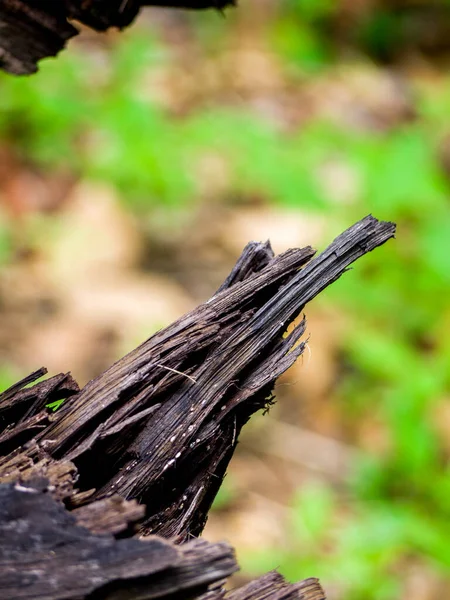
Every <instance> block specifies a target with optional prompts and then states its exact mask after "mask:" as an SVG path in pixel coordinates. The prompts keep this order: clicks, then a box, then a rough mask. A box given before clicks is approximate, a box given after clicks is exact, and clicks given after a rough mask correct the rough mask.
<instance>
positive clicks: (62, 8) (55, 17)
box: [0, 0, 232, 75]
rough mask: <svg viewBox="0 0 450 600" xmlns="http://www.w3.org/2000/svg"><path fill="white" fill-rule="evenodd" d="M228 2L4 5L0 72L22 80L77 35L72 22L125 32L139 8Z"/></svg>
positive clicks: (8, 0)
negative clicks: (123, 29)
mask: <svg viewBox="0 0 450 600" xmlns="http://www.w3.org/2000/svg"><path fill="white" fill-rule="evenodd" d="M229 4H232V0H58V1H56V0H2V1H1V2H0V68H2V69H4V70H5V71H8V72H9V73H14V74H16V75H24V74H30V73H34V72H35V71H36V70H37V62H38V61H39V60H40V59H41V58H45V57H47V56H54V55H55V54H57V53H58V52H59V51H60V50H62V48H63V47H64V45H65V43H66V42H67V40H68V39H70V38H71V37H74V36H75V35H77V34H78V29H77V28H76V26H75V23H74V21H79V22H80V23H83V24H84V25H87V26H89V27H92V28H93V29H96V30H97V31H105V30H106V29H109V28H110V27H118V28H119V29H122V28H123V27H126V26H128V25H129V24H130V23H131V22H132V21H133V19H134V18H135V17H136V15H137V14H138V12H139V10H140V9H141V7H142V6H146V5H147V6H148V5H154V6H172V7H177V8H191V9H204V8H216V9H219V10H222V9H223V8H225V7H226V6H228V5H229Z"/></svg>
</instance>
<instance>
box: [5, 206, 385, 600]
mask: <svg viewBox="0 0 450 600" xmlns="http://www.w3.org/2000/svg"><path fill="white" fill-rule="evenodd" d="M394 232H395V226H394V225H393V224H392V223H386V222H380V221H377V220H376V219H375V218H373V217H371V216H368V217H366V218H365V219H362V220H361V221H360V222H358V223H356V224H355V225H354V226H352V227H350V228H349V229H348V230H347V231H345V232H344V233H343V234H341V235H340V236H339V237H337V238H336V239H335V240H334V241H333V242H332V243H331V244H330V246H329V247H328V248H327V249H326V250H325V251H324V252H322V253H321V254H319V255H317V256H314V255H315V252H314V251H313V250H312V249H311V248H309V247H307V248H303V249H292V250H289V251H287V252H285V253H283V254H281V255H279V256H274V254H273V251H272V249H271V248H270V244H269V243H265V244H262V243H255V242H252V243H250V244H248V246H247V247H246V248H245V249H244V252H243V254H242V256H241V257H240V259H239V260H238V262H237V264H236V266H235V268H234V269H233V271H232V272H231V274H230V275H229V277H228V278H227V280H226V281H225V282H224V284H223V285H222V286H221V287H220V288H219V290H218V291H217V292H216V294H215V295H214V296H213V297H212V298H211V299H210V300H208V301H207V302H205V303H204V304H202V305H200V306H199V307H197V308H196V309H194V310H193V311H191V312H190V313H188V314H186V315H184V316H183V317H181V318H180V319H179V320H178V321H176V322H175V323H173V324H172V325H171V326H169V327H167V328H166V329H163V330H161V331H159V332H157V333H156V334H155V335H153V336H152V337H151V338H149V339H148V340H147V341H145V342H144V343H143V344H141V345H140V346H139V347H138V348H136V349H135V350H134V351H132V352H131V353H129V354H128V355H127V356H125V357H124V358H122V359H121V360H119V361H117V362H116V363H115V364H114V365H112V366H111V367H110V368H109V369H108V370H107V371H105V372H104V373H102V374H101V375H99V376H98V377H96V378H95V379H93V380H92V381H91V382H89V383H88V384H87V385H86V386H85V387H84V388H83V389H82V390H78V386H77V385H76V383H75V382H74V381H73V379H72V378H71V377H70V375H69V374H66V375H64V374H61V375H57V376H56V377H52V378H50V379H47V380H45V381H42V382H39V383H35V384H34V385H32V386H31V387H25V386H26V385H30V384H32V383H33V382H34V381H35V380H36V379H37V378H38V377H40V376H41V375H42V374H43V373H44V372H45V370H39V371H37V372H35V373H34V374H32V375H30V376H29V377H27V378H25V379H24V380H23V381H22V382H19V383H18V384H16V385H15V386H13V387H12V388H10V389H9V390H7V391H6V392H4V393H3V394H1V395H0V483H3V482H4V483H8V482H9V485H10V486H11V484H12V482H15V483H17V482H18V483H19V485H20V486H28V485H30V486H34V487H35V488H36V487H37V488H38V489H41V488H42V481H43V478H46V479H47V480H48V482H49V483H48V486H47V488H46V489H47V495H51V496H52V497H54V498H55V499H56V500H58V501H60V500H64V502H65V505H66V507H67V508H68V509H69V510H70V511H71V513H72V516H73V517H76V518H77V519H79V523H81V524H84V525H85V526H86V527H88V528H89V529H91V530H92V531H94V532H95V533H102V532H107V533H109V534H113V533H114V534H119V535H122V536H125V537H126V536H132V535H135V534H136V533H139V534H146V535H149V534H151V535H155V534H157V535H159V536H162V537H164V538H169V539H172V540H176V541H177V543H182V542H186V541H188V540H191V539H192V538H193V537H195V536H198V535H199V534H200V533H201V531H202V529H203V527H204V524H205V522H206V518H207V514H208V511H209V509H210V506H211V504H212V501H213V499H214V497H215V495H216V493H217V491H218V489H219V487H220V485H221V482H222V479H223V477H224V475H225V472H226V469H227V466H228V463H229V461H230V459H231V457H232V455H233V452H234V449H235V447H236V444H237V441H238V437H239V433H240V431H241V428H242V427H243V426H244V425H245V423H246V422H247V421H248V419H249V418H250V416H251V415H252V414H253V413H254V412H256V411H258V410H260V409H264V408H266V407H267V406H268V405H269V404H270V403H271V402H272V401H273V396H272V390H273V387H274V384H275V381H276V379H277V377H278V376H279V375H280V374H281V373H283V372H284V371H285V370H286V369H288V368H289V366H290V365H292V364H293V362H294V361H295V360H296V359H297V358H298V356H300V355H301V353H302V352H303V350H304V347H305V343H306V340H305V338H304V333H305V328H306V320H305V318H304V317H303V318H301V314H302V311H303V309H304V307H305V305H306V304H307V303H308V302H309V301H311V300H312V299H313V298H314V297H315V296H316V295H317V294H319V293H320V292H321V291H322V290H323V289H325V288H326V287H327V286H328V285H329V284H330V283H332V282H333V281H335V280H336V279H338V278H339V277H340V276H341V275H342V274H343V273H344V272H345V271H346V270H347V269H348V267H349V266H350V265H351V264H352V263H353V262H354V261H355V260H357V259H358V258H359V257H361V256H362V255H364V254H365V253H367V252H369V251H371V250H373V249H374V248H376V247H377V246H379V245H381V244H383V243H384V242H386V241H387V240H388V239H389V238H391V237H393V235H394ZM292 323H295V324H296V326H295V327H294V328H293V329H292V330H291V329H290V330H289V331H290V333H289V334H287V333H286V330H287V328H288V327H289V326H290V325H291V324H292ZM60 400H64V403H63V404H62V406H61V408H59V409H58V410H57V411H56V412H55V413H53V412H51V411H50V410H49V409H48V408H47V407H46V405H47V404H49V403H51V402H55V401H60ZM39 486H41V487H39ZM8 489H11V488H8ZM144 506H145V508H144ZM102 512H104V513H105V514H104V515H103V516H102ZM136 520H137V523H134V522H135V521H136ZM130 521H132V522H133V523H134V524H133V525H131V526H130V523H129V522H130ZM257 581H258V580H257ZM267 581H268V580H267V579H263V580H262V581H261V582H260V584H258V585H259V587H258V586H257V587H256V588H254V589H255V590H256V591H255V594H256V595H255V594H253V592H252V589H253V588H249V590H247V592H245V593H247V596H239V595H234V596H233V594H231V595H230V596H225V598H228V597H229V598H230V599H231V600H233V598H236V599H239V598H241V597H242V598H247V597H248V598H253V597H254V598H266V597H267V598H269V597H270V598H272V597H273V598H280V599H281V598H291V597H292V598H302V597H303V596H301V595H299V594H300V588H298V589H294V588H289V589H288V592H286V594H285V595H283V593H284V592H283V585H285V584H284V583H283V585H281V584H280V585H281V587H280V591H279V595H278V596H277V595H270V594H269V593H268V594H267V595H264V585H266V583H267ZM297 585H300V584H297ZM302 585H303V584H302ZM304 585H306V584H304ZM269 589H272V592H273V594H275V589H276V582H275V581H274V582H272V584H271V585H270V586H269ZM305 589H306V590H308V588H307V587H306V588H305ZM204 592H206V590H204ZM241 592H242V590H241ZM294 592H295V594H297V595H295V594H294ZM196 593H197V592H196ZM202 593H203V592H202ZM233 593H234V592H233ZM239 593H240V592H239ZM242 593H243V592H242ZM277 593H278V592H277ZM302 593H303V592H302ZM314 593H315V592H314V585H313V586H312V591H311V594H312V595H311V594H310V595H305V596H304V597H305V598H308V600H316V598H323V597H324V596H323V595H322V596H320V595H319V596H315V595H314ZM214 594H216V595H214ZM217 594H218V595H217ZM221 594H222V595H221ZM223 594H224V592H223V590H222V589H221V587H220V586H219V587H217V586H216V589H212V590H209V591H208V596H206V597H205V599H206V598H210V599H211V600H212V599H213V598H222V597H223ZM236 594H238V592H236ZM249 594H250V595H249ZM251 594H253V596H252V595H251ZM258 594H259V595H258ZM289 594H291V595H289ZM292 594H294V595H292ZM308 594H309V592H308ZM36 597H38V596H36ZM117 597H122V596H117ZM124 597H125V596H124ZM127 597H128V596H127ZM130 597H133V596H130ZM136 597H140V596H136ZM142 597H147V596H142ZM148 597H153V596H148ZM183 597H185V596H183Z"/></svg>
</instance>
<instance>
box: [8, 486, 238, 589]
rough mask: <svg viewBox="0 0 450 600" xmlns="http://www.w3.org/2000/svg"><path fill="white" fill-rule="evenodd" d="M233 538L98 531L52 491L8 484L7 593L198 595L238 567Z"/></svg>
mask: <svg viewBox="0 0 450 600" xmlns="http://www.w3.org/2000/svg"><path fill="white" fill-rule="evenodd" d="M236 569H237V565H236V561H235V559H234V555H233V550H232V549H231V548H230V547H229V546H228V545H227V544H225V543H220V544H209V543H208V542H205V541H203V540H193V541H191V542H189V543H188V544H184V545H183V546H175V545H174V544H173V543H171V542H169V541H167V540H164V539H162V538H160V537H156V536H152V537H149V538H147V539H146V540H145V541H139V540H135V539H121V540H117V539H115V538H114V537H113V536H112V535H110V534H107V533H103V534H102V535H94V534H92V533H90V532H89V531H88V530H87V529H85V528H84V527H81V526H80V525H79V524H77V522H76V517H75V516H74V515H73V514H71V513H69V512H68V511H67V510H66V509H65V508H64V506H63V505H62V504H60V503H58V502H56V501H55V500H54V499H53V498H52V497H51V496H49V495H48V494H46V493H45V491H44V490H36V489H34V488H30V487H23V486H20V485H13V484H11V485H0V598H1V599H2V600H20V599H24V600H26V599H30V600H44V599H45V600H59V599H63V598H67V599H69V598H70V599H74V600H75V599H77V598H78V599H79V598H87V597H89V598H91V599H93V598H96V599H100V598H102V599H107V598H108V599H111V600H112V599H119V598H120V599H125V598H139V599H145V598H171V599H173V598H181V597H182V598H186V599H188V598H195V597H197V596H199V595H200V594H201V593H203V592H205V591H206V590H207V589H208V586H209V585H210V584H211V583H213V582H217V581H221V580H223V579H224V578H225V577H227V576H229V575H231V574H232V573H233V572H234V571H236Z"/></svg>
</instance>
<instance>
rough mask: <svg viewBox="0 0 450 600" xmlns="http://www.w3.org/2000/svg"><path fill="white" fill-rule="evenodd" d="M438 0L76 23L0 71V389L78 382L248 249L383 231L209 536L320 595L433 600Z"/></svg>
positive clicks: (443, 271)
mask: <svg viewBox="0 0 450 600" xmlns="http://www.w3.org/2000/svg"><path fill="white" fill-rule="evenodd" d="M449 66H450V2H448V1H447V0H435V1H433V0H423V1H420V0H384V1H383V0H240V6H239V8H238V9H236V10H228V11H226V14H225V18H224V17H223V15H221V14H220V13H216V12H206V13H201V14H200V13H187V12H176V11H171V10H163V9H148V10H145V11H143V13H142V15H141V17H140V19H139V20H138V22H137V23H136V24H135V25H134V26H133V27H131V28H130V29H129V30H128V31H126V32H124V33H122V34H119V33H117V32H111V33H110V34H108V35H97V34H93V33H92V32H89V31H84V32H83V34H82V35H81V36H80V38H79V39H77V40H74V41H73V42H71V43H70V44H69V48H68V50H66V51H65V52H64V53H63V54H62V55H61V56H60V57H59V58H58V59H57V60H53V59H50V60H46V61H43V62H42V63H41V70H40V72H39V74H38V75H36V76H32V77H29V78H14V77H12V76H7V75H5V74H2V75H0V201H1V205H0V383H1V386H2V387H6V386H8V385H9V384H11V383H12V382H14V381H15V380H16V379H18V378H19V377H21V376H24V375H25V374H27V373H28V372H30V371H31V370H33V369H36V368H38V367H40V366H41V365H45V366H47V367H48V368H49V371H50V373H52V374H54V373H57V372H60V371H68V370H71V371H72V373H73V375H74V376H75V378H76V379H77V380H78V381H79V383H80V384H84V383H86V382H87V381H88V380H89V379H90V378H92V377H94V376H95V375H97V374H98V373H100V372H101V371H102V370H103V369H104V368H106V367H107V366H108V365H110V364H111V362H112V361H113V360H115V359H116V358H118V357H120V356H121V355H123V354H124V353H125V352H127V351H128V350H130V349H131V348H133V347H134V346H135V345H137V344H138V343H139V342H141V341H143V340H144V339H146V338H147V337H148V336H149V335H151V334H152V333H153V332H155V331H156V330H158V329H159V328H161V327H163V326H165V325H167V324H169V323H170V322H171V321H172V320H174V319H175V318H177V317H178V316H180V315H181V314H182V313H184V312H185V311H187V310H189V309H191V308H193V307H194V306H196V305H197V304H198V303H200V302H202V301H204V300H206V299H207V298H208V297H209V296H210V295H211V294H212V293H213V292H214V291H215V289H216V288H217V287H218V286H219V285H220V283H221V282H222V280H223V278H224V277H225V276H226V275H227V273H228V272H229V270H230V269H231V267H232V265H233V264H234V261H235V259H236V258H237V257H238V255H239V253H240V251H241V250H242V248H243V247H244V245H245V244H246V243H247V241H249V240H265V239H267V238H270V239H271V241H272V244H273V247H274V249H275V251H276V252H280V251H282V250H284V249H286V248H287V247H292V246H302V245H306V244H313V245H314V246H315V247H317V248H318V249H322V248H323V247H324V246H325V245H326V244H327V243H328V242H329V241H330V240H331V239H332V238H333V237H334V236H335V235H337V234H338V233H340V231H341V230H342V229H344V228H346V227H348V226H349V225H351V224H352V223H353V222H354V221H356V220H357V219H360V218H361V217H363V216H365V215H366V214H368V213H369V212H371V213H373V214H374V215H375V216H376V217H378V218H381V219H388V220H393V221H396V222H397V224H398V233H397V239H396V240H395V241H391V242H389V243H388V244H387V245H386V246H385V247H383V248H381V249H379V250H377V251H376V252H374V253H373V254H371V255H370V256H367V257H364V258H363V259H361V260H360V261H359V262H358V263H357V264H356V265H355V268H354V269H353V270H352V271H350V272H349V273H347V274H346V275H345V276H344V277H343V278H342V279H341V280H340V281H338V282H337V283H335V284H334V285H333V286H332V288H330V289H329V290H326V292H325V293H323V294H322V296H321V297H320V298H318V299H317V300H316V301H314V303H313V304H312V305H311V306H309V307H308V309H307V317H308V326H309V327H308V330H309V334H310V341H309V346H308V352H306V353H305V356H304V358H303V360H300V361H299V362H298V364H297V365H295V366H294V367H293V368H292V369H291V370H290V371H289V372H288V373H287V374H286V375H285V376H284V377H283V378H282V379H281V380H280V382H279V384H278V386H277V389H276V394H277V398H278V403H277V404H276V406H274V407H273V408H272V409H271V410H270V414H269V415H267V416H265V417H262V416H257V417H256V418H254V419H253V421H252V422H251V423H250V424H249V426H248V428H247V430H246V431H245V433H244V435H243V436H242V441H241V444H240V445H239V448H238V452H237V454H236V456H235V458H234V459H233V462H232V464H231V467H230V469H229V475H228V476H227V478H226V481H225V485H224V487H223V489H222V491H221V492H220V494H219V497H218V499H217V501H216V504H215V507H214V511H213V513H212V515H211V518H210V521H209V524H208V527H207V530H206V532H205V536H206V537H208V538H209V539H211V540H215V539H228V540H229V541H230V542H231V543H232V544H233V545H234V546H235V547H236V549H237V554H238V559H239V561H240V563H241V565H242V567H243V571H242V573H241V574H240V575H239V577H240V578H241V581H242V580H245V578H249V577H251V576H254V575H257V574H260V573H262V572H263V571H266V570H268V569H272V568H275V567H278V568H279V569H280V570H281V571H282V572H283V573H284V574H285V575H286V576H287V577H288V578H290V579H292V580H294V579H299V578H303V577H308V576H317V577H320V579H321V581H322V582H323V584H324V586H325V588H326V589H327V592H328V595H329V598H330V600H406V599H408V600H434V599H438V598H439V599H442V598H444V597H448V593H449V592H448V590H449V586H450V472H449V458H450V398H449V393H450V390H449V383H450V381H449V378H450V376H449V370H450V369H449V368H450V305H449V301H448V297H449V294H450V268H449V256H450V207H449V202H450V179H449V178H450V74H449Z"/></svg>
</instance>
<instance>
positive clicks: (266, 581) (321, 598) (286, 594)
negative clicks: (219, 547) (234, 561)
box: [201, 571, 326, 600]
mask: <svg viewBox="0 0 450 600" xmlns="http://www.w3.org/2000/svg"><path fill="white" fill-rule="evenodd" d="M201 600H326V598H325V593H324V591H323V589H322V587H321V585H320V583H319V580H318V579H316V578H314V577H310V578H309V579H305V580H304V581H301V582H300V583H288V582H287V581H286V580H285V579H284V577H283V576H282V575H280V573H277V571H271V572H270V573H266V574H265V575H263V576H262V577H258V579H255V580H254V581H251V582H250V583H248V584H247V585H244V586H243V587H241V588H237V589H234V590H231V591H229V592H225V590H223V589H219V590H215V591H211V592H208V593H207V594H205V595H204V596H202V597H201Z"/></svg>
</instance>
